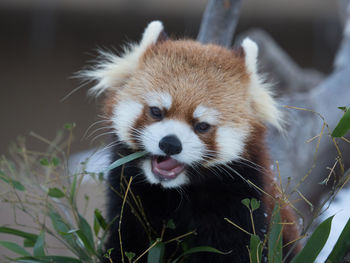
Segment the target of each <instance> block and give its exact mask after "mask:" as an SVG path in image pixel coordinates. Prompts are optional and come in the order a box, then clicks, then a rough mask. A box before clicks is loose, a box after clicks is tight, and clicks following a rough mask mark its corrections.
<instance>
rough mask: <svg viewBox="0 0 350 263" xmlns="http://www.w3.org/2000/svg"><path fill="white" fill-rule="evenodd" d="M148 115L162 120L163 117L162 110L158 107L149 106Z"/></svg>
mask: <svg viewBox="0 0 350 263" xmlns="http://www.w3.org/2000/svg"><path fill="white" fill-rule="evenodd" d="M149 112H150V115H151V116H152V118H153V119H155V120H162V119H163V117H164V116H163V111H162V110H161V109H160V108H158V107H150V108H149Z"/></svg>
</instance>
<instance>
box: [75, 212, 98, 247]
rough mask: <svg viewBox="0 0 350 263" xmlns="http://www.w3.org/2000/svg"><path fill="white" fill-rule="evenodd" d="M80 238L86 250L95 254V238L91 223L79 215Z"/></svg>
mask: <svg viewBox="0 0 350 263" xmlns="http://www.w3.org/2000/svg"><path fill="white" fill-rule="evenodd" d="M76 233H77V234H78V236H79V238H80V239H81V240H82V241H83V243H84V246H85V247H86V249H87V250H88V251H89V252H90V253H91V254H95V244H94V237H93V235H92V230H91V227H90V225H89V223H88V222H87V221H86V220H85V218H84V217H82V216H81V215H79V230H78V231H77V232H76Z"/></svg>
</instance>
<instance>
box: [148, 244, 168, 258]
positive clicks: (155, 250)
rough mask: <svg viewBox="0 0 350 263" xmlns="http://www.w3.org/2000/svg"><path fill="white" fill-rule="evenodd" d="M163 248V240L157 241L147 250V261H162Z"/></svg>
mask: <svg viewBox="0 0 350 263" xmlns="http://www.w3.org/2000/svg"><path fill="white" fill-rule="evenodd" d="M156 242H157V241H156ZM158 242H159V241H158ZM164 249H165V245H164V243H163V242H159V243H158V244H156V245H155V246H154V247H152V248H151V250H150V251H149V252H148V256H147V263H163V256H164Z"/></svg>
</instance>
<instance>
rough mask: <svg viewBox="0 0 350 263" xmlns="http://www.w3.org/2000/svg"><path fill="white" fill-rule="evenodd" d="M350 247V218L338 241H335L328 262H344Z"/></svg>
mask: <svg viewBox="0 0 350 263" xmlns="http://www.w3.org/2000/svg"><path fill="white" fill-rule="evenodd" d="M349 247H350V219H349V220H348V222H347V223H346V225H345V227H344V228H343V231H342V232H341V234H340V236H339V238H338V240H337V243H335V245H334V247H333V250H332V252H331V254H330V255H329V256H328V258H327V260H326V262H327V263H328V262H329V263H336V262H342V261H343V259H344V256H345V254H346V252H347V251H348V249H349Z"/></svg>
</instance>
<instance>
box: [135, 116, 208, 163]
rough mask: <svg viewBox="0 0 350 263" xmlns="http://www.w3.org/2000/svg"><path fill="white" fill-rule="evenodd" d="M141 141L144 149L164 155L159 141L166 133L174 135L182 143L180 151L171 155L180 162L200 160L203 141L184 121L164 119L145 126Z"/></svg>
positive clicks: (203, 149)
mask: <svg viewBox="0 0 350 263" xmlns="http://www.w3.org/2000/svg"><path fill="white" fill-rule="evenodd" d="M142 133H143V134H142V136H141V141H142V143H143V146H144V147H145V149H146V151H148V152H150V153H151V154H153V155H165V154H164V152H163V151H162V150H161V149H160V148H159V141H160V140H161V139H162V138H163V137H165V136H167V135H171V134H173V135H175V136H177V137H178V138H179V140H180V141H181V144H182V151H181V153H179V154H175V155H173V156H171V157H172V158H174V159H176V160H178V161H179V162H181V163H186V164H192V163H194V162H198V161H200V160H202V155H203V154H204V152H205V145H204V143H203V142H202V141H201V140H200V139H199V138H198V136H197V135H196V134H195V133H194V132H193V131H192V129H191V128H190V126H189V125H188V124H186V123H183V122H180V121H176V120H164V121H161V122H156V123H153V124H151V125H149V126H147V127H146V128H145V129H144V130H143V131H142Z"/></svg>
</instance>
